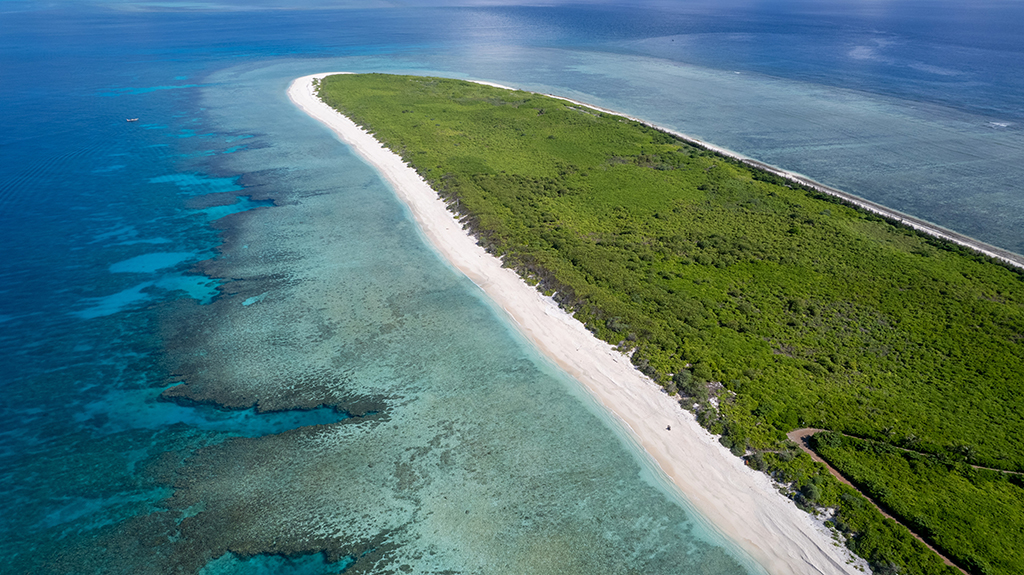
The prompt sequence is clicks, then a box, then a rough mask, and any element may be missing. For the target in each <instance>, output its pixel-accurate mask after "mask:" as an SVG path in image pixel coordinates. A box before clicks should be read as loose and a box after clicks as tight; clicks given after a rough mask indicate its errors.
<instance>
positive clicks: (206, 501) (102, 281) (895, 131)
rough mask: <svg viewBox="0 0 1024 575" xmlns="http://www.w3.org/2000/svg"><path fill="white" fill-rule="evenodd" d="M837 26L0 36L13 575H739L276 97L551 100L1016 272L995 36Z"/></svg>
mask: <svg viewBox="0 0 1024 575" xmlns="http://www.w3.org/2000/svg"><path fill="white" fill-rule="evenodd" d="M854 4H856V3H851V4H847V5H842V4H840V5H838V6H839V7H838V8H837V7H836V6H837V5H836V4H835V3H830V4H829V5H828V7H825V5H824V4H822V5H815V3H806V2H805V3H796V2H792V3H781V4H780V5H779V6H777V7H776V8H775V9H773V10H765V9H763V8H759V7H755V8H749V7H748V8H746V9H739V8H737V7H736V6H731V5H723V6H719V5H717V4H716V5H714V6H712V5H701V4H688V5H686V6H685V7H683V8H673V9H672V10H665V9H663V8H664V7H662V6H658V5H654V4H650V5H646V6H645V7H644V8H643V9H639V10H638V9H636V8H631V9H629V10H625V9H618V8H615V7H612V6H601V7H589V8H584V7H578V6H577V7H573V6H565V7H552V8H526V7H523V8H511V7H493V8H460V9H424V10H413V9H402V10H387V9H385V10H328V11H308V10H304V11H289V10H284V11H267V12H264V11H251V10H242V11H231V12H224V11H221V10H220V9H214V10H210V8H211V7H210V6H203V7H202V8H204V10H196V9H195V8H196V7H197V6H195V5H187V6H186V5H183V4H176V5H175V6H173V7H174V8H176V9H175V10H171V11H165V10H164V9H163V8H161V7H159V6H155V5H134V4H121V3H110V4H107V5H105V6H102V7H99V8H97V7H95V6H90V5H86V4H75V3H68V4H59V3H58V4H53V5H49V6H48V7H46V8H44V9H37V8H35V7H30V6H29V5H27V4H23V3H17V2H7V3H3V4H0V10H3V19H4V21H5V24H6V23H12V24H11V25H5V26H3V27H0V85H3V86H4V89H3V90H2V91H0V105H2V108H3V110H4V114H2V115H0V128H2V129H0V151H2V153H3V156H2V157H3V158H4V161H3V162H0V240H2V241H3V242H4V245H5V248H6V249H5V255H4V258H3V260H2V262H0V296H2V297H0V326H3V328H4V329H3V330H0V344H2V345H3V349H4V350H5V354H6V355H5V357H6V361H5V370H4V372H3V373H2V374H0V385H2V390H3V395H2V400H0V416H2V417H0V421H2V422H3V423H2V424H0V486H2V487H0V489H2V492H0V531H2V533H0V541H2V542H0V550H2V551H3V553H4V554H5V556H7V557H9V558H10V565H11V568H12V569H13V570H14V571H16V572H37V573H69V572H76V573H90V572H95V573H119V572H125V573H144V572H152V573H164V572H169V571H170V570H172V569H173V568H176V567H181V568H182V570H183V571H184V572H203V573H241V572H247V573H252V572H281V573H334V572H339V571H342V570H346V572H353V573H354V572H357V571H360V570H363V571H366V570H384V569H386V568H390V569H399V568H401V567H402V566H403V565H408V566H409V567H410V568H411V569H413V570H414V571H417V572H431V571H441V570H451V571H455V572H474V573H499V572H512V571H514V572H536V573H554V572H588V573H589V572H611V573H627V572H644V573H676V572H683V573H689V572H705V573H744V572H759V571H760V568H759V567H757V566H756V565H753V564H751V563H750V562H749V560H748V559H747V558H745V556H744V555H743V553H742V552H740V551H738V550H737V549H736V548H735V546H733V545H732V544H730V543H729V542H726V541H724V540H723V539H722V538H721V537H720V536H718V535H717V534H716V533H715V529H714V527H713V526H709V525H706V524H705V522H704V521H703V520H702V519H701V518H699V517H697V516H696V515H695V514H694V513H693V512H692V511H691V510H689V509H688V507H687V505H686V503H685V501H683V500H682V499H681V498H680V497H679V496H678V495H677V494H674V493H672V492H671V491H670V490H666V489H665V488H664V482H663V478H660V476H659V475H658V473H656V472H655V471H654V470H652V469H651V468H650V467H649V466H648V464H647V463H646V462H645V461H646V459H645V458H644V457H642V456H640V455H639V454H638V453H637V452H636V451H635V447H634V446H632V445H630V444H629V442H627V441H623V439H622V437H621V434H620V431H621V430H619V429H618V428H617V426H616V424H615V423H614V422H611V421H609V420H608V418H607V416H606V415H605V414H603V413H602V412H601V410H599V409H596V407H595V406H594V405H593V403H592V402H591V401H590V400H589V399H588V398H587V397H586V396H585V395H584V394H582V393H581V392H580V390H579V388H578V386H577V385H576V384H575V382H572V381H571V380H568V379H566V378H565V376H564V375H562V374H560V373H559V372H558V371H557V370H554V369H552V367H551V366H550V365H549V364H548V363H547V362H546V361H545V360H544V359H542V358H540V357H539V356H538V355H537V354H536V353H535V352H534V351H533V350H531V349H530V348H529V346H528V345H526V344H524V342H523V341H522V339H521V338H520V337H519V336H518V335H517V334H516V333H515V331H514V330H513V329H511V327H510V326H508V325H507V324H506V323H505V322H504V321H503V320H502V319H500V315H499V314H495V313H494V310H493V309H492V308H491V307H490V304H488V302H486V301H484V300H482V299H481V298H480V295H479V292H478V290H477V289H476V288H475V287H474V286H473V285H472V284H471V283H469V282H468V281H466V280H465V279H464V278H461V277H460V276H458V275H457V274H455V273H454V272H453V271H452V270H451V269H450V268H449V267H448V266H447V265H446V264H444V262H441V261H440V260H438V259H437V257H436V256H435V255H434V254H433V252H432V251H431V250H430V249H428V248H427V247H425V245H424V244H423V242H422V241H421V239H420V238H419V235H418V233H417V231H416V230H415V228H414V226H413V225H412V223H411V221H410V219H409V217H408V214H407V213H406V211H405V210H404V208H403V207H402V206H401V205H400V204H399V203H397V201H396V200H395V199H394V197H393V195H392V194H391V192H390V190H388V188H387V187H386V186H385V185H384V184H383V183H382V182H381V181H380V179H379V178H378V177H377V175H376V174H375V173H374V172H373V171H372V170H370V169H369V168H367V167H366V166H365V165H364V164H362V163H361V162H359V161H358V160H356V159H355V158H354V157H353V156H352V155H351V154H350V153H349V152H348V151H347V150H346V149H345V148H344V147H343V146H342V145H340V144H339V143H338V142H337V141H336V140H335V139H334V138H333V137H332V136H331V135H330V134H329V133H327V132H326V130H325V129H324V128H323V127H322V126H320V125H319V124H317V123H316V122H314V121H313V120H311V119H309V118H307V117H305V116H304V115H303V114H301V113H300V112H299V111H298V110H296V109H295V108H294V107H293V106H292V105H291V104H290V103H289V102H288V101H287V98H286V95H285V89H286V87H287V85H288V83H289V82H290V81H291V80H292V79H293V78H295V77H298V76H302V75H305V74H309V73H314V72H323V71H330V70H350V71H393V72H402V73H420V74H438V75H445V76H453V77H463V78H475V79H484V80H490V81H495V82H499V83H503V84H508V85H513V86H517V87H522V88H526V89H531V90H537V91H542V92H550V93H555V94H558V95H563V96H568V97H572V98H576V99H581V100H584V101H588V102H591V103H593V104H596V105H600V106H604V107H608V108H612V109H616V110H620V111H622V112H624V113H628V114H631V115H635V116H639V117H643V118H645V119H648V120H651V121H654V122H657V123H660V124H662V125H665V126H667V127H670V128H673V129H676V130H679V131H681V132H685V133H689V134H692V135H694V136H697V137H700V138H703V139H706V140H708V141H710V142H713V143H715V144H718V145H721V146H724V147H727V148H732V149H735V150H737V151H740V152H742V153H744V154H747V155H749V156H752V157H756V158H759V159H761V160H765V161H768V162H771V163H774V164H777V165H779V166H782V167H784V168H787V169H790V170H794V171H799V172H803V173H805V174H807V175H810V176H812V177H814V178H816V179H818V180H820V181H823V182H825V183H828V184H831V185H834V186H837V187H840V188H843V189H845V190H847V191H850V192H853V193H857V194H860V195H862V196H864V197H867V198H869V199H872V200H874V201H878V202H880V203H883V204H885V205H889V206H891V207H895V208H897V209H900V210H903V211H906V212H909V213H911V214H913V215H916V216H919V217H923V218H925V219H929V220H932V221H935V222H937V223H940V224H942V225H945V226H947V227H951V228H953V229H956V230H957V231H961V232H964V233H967V234H969V235H973V236H975V237H978V238H979V239H982V240H985V241H989V242H991V243H994V244H996V245H1000V246H1001V247H1005V248H1007V249H1011V250H1015V251H1017V252H1020V251H1022V249H1024V244H1021V241H1022V237H1021V235H1020V233H1019V231H1020V229H1024V225H1022V224H1024V220H1022V218H1024V215H1022V214H1024V209H1022V205H1024V199H1022V197H1021V194H1020V192H1019V185H1018V184H1017V182H1019V181H1020V180H1021V176H1022V175H1024V174H1021V173H1020V170H1021V169H1024V168H1021V166H1024V162H1021V161H1019V160H1020V158H1021V157H1022V156H1024V153H1022V150H1024V139H1022V135H1021V134H1022V132H1021V131H1020V124H1019V123H1020V121H1021V120H1022V119H1024V112H1022V111H1021V109H1020V107H1019V98H1017V97H1016V95H1019V89H1018V88H1019V81H1020V78H1022V77H1024V74H1017V73H1015V72H1014V70H1015V68H1014V66H1017V67H1018V68H1019V66H1020V62H1021V61H1024V60H1021V59H1019V58H1016V57H1015V55H1016V54H1019V52H1020V51H1021V46H1020V45H1019V38H1018V36H1016V35H1015V34H1014V33H1013V30H1012V29H1008V28H1006V26H1004V25H1003V24H1001V22H1006V21H1012V20H1013V19H1014V18H1015V17H1016V16H1017V12H1014V11H1013V10H1012V7H1011V8H1007V9H1006V10H1009V12H1007V13H1005V14H1003V16H1004V17H1002V18H992V17H989V20H985V18H986V15H989V16H991V14H992V13H993V11H992V10H993V9H989V8H985V7H982V8H983V9H979V10H978V11H976V13H974V14H973V15H972V16H971V18H970V19H969V21H970V22H971V23H972V25H973V26H975V27H976V28H977V30H974V31H972V30H968V29H966V28H969V27H965V26H964V25H963V24H959V23H958V22H963V21H964V20H963V18H960V19H959V20H957V19H956V18H957V17H959V16H963V15H962V14H960V15H959V16H958V14H957V13H956V12H955V11H952V12H949V18H948V19H943V18H940V17H931V18H930V19H929V20H928V22H930V25H929V26H922V25H921V21H920V19H919V18H916V15H919V14H920V12H918V13H914V12H913V10H911V9H910V8H906V9H904V8H900V9H896V8H892V9H888V10H879V11H876V12H874V13H871V12H870V11H860V10H858V9H855V7H853V6H854ZM125 8H131V10H127V9H125ZM812 8H813V9H812ZM723 16H725V17H723ZM951 31H955V33H953V32H951ZM1015 38H1017V39H1016V40H1015ZM128 117H139V118H140V119H139V121H138V122H134V123H126V122H125V121H124V120H125V118H128ZM181 382H184V383H186V384H187V386H186V387H176V386H177V385H178V384H179V383H181Z"/></svg>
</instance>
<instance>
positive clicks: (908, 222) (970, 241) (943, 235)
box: [477, 82, 1024, 270]
mask: <svg viewBox="0 0 1024 575" xmlns="http://www.w3.org/2000/svg"><path fill="white" fill-rule="evenodd" d="M477 83H479V84H485V85H488V86H494V87H497V88H505V89H509V90H514V89H515V88H509V87H508V86H502V85H500V84H492V83H489V82H477ZM543 95H544V96H548V97H550V98H555V99H558V100H563V101H565V102H572V103H573V104H577V105H579V106H585V107H587V108H590V109H591V110H596V111H598V112H603V113H605V114H612V115H615V116H621V117H623V118H626V119H629V120H633V121H634V122H638V123H640V124H643V125H645V126H647V127H649V128H653V129H655V130H658V131H660V132H664V133H666V134H669V135H671V136H673V137H676V138H679V139H680V140H683V141H684V142H686V143H688V144H693V145H696V146H698V147H701V148H704V149H707V150H710V151H712V152H715V153H717V154H721V155H723V156H726V157H729V158H732V159H734V160H739V161H740V162H743V163H744V164H747V165H748V166H751V167H753V168H757V169H759V170H764V171H765V172H768V173H770V174H774V175H776V176H779V177H780V178H783V179H786V180H789V181H791V182H793V183H796V184H799V185H802V186H807V187H809V188H812V189H814V190H816V191H818V192H821V193H823V194H827V195H830V196H833V197H836V198H839V199H841V200H843V201H844V202H847V203H849V204H851V205H853V206H856V207H858V208H860V209H862V210H865V211H868V212H871V213H873V214H875V215H878V216H881V217H883V218H885V219H887V220H890V221H892V222H895V223H899V224H902V225H905V226H907V227H910V228H913V229H915V230H917V231H919V232H921V233H923V234H926V235H929V236H932V237H934V238H938V239H942V240H946V241H949V242H952V243H954V244H957V245H960V246H963V247H965V248H969V249H971V250H974V251H976V252H978V253H980V254H983V255H986V256H989V257H991V258H995V259H997V260H1000V261H1002V262H1004V263H1007V264H1009V265H1011V266H1013V267H1015V268H1018V269H1021V270H1024V255H1021V254H1017V253H1014V252H1011V251H1010V250H1006V249H1003V248H999V247H996V246H993V245H991V244H986V243H985V242H982V241H980V240H976V239H974V238H972V237H970V236H966V235H964V234H961V233H958V232H954V231H953V230H950V229H946V228H944V227H942V226H940V225H938V224H934V223H932V222H929V221H927V220H922V219H921V218H916V217H914V216H911V215H908V214H905V213H903V212H900V211H898V210H894V209H892V208H889V207H886V206H883V205H882V204H878V203H875V202H872V201H871V200H866V199H864V198H861V197H860V196H855V195H853V194H850V193H848V192H844V191H842V190H839V189H837V188H833V187H831V186H826V185H825V184H822V183H821V182H818V181H815V180H812V179H811V178H808V177H807V176H803V175H801V174H798V173H796V172H790V171H787V170H783V169H782V168H777V167H775V166H772V165H771V164H766V163H764V162H761V161H758V160H755V159H753V158H749V157H747V156H744V155H743V154H740V153H739V152H734V151H732V150H729V149H726V148H722V147H719V146H716V145H714V144H710V143H708V142H705V141H703V140H700V139H698V138H694V137H693V136H689V135H687V134H684V133H682V132H677V131H675V130H670V129H668V128H665V127H662V126H658V125H656V124H652V123H650V122H648V121H646V120H642V119H640V118H634V117H632V116H629V115H626V114H621V113H619V112H616V111H614V110H608V109H606V108H601V107H598V106H594V105H591V104H587V103H586V102H580V101H578V100H573V99H571V98H565V97H562V96H555V95H553V94H543Z"/></svg>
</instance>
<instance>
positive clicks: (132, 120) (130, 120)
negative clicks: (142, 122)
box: [125, 118, 139, 122]
mask: <svg viewBox="0 0 1024 575" xmlns="http://www.w3.org/2000/svg"><path fill="white" fill-rule="evenodd" d="M138 121H139V119H138V118H128V119H127V120H125V122H138Z"/></svg>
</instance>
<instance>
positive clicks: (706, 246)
mask: <svg viewBox="0 0 1024 575" xmlns="http://www.w3.org/2000/svg"><path fill="white" fill-rule="evenodd" d="M320 94H321V96H322V97H323V98H324V100H325V101H326V102H327V103H329V104H331V105H332V106H334V107H336V108H338V109H339V110H340V111H342V112H343V113H344V114H346V115H347V116H349V117H350V118H352V119H353V120H355V121H356V122H357V123H358V124H360V125H362V126H363V127H365V128H367V129H368V130H369V131H370V132H371V133H373V134H374V135H375V137H376V138H377V139H378V140H380V141H381V142H383V143H384V144H385V145H386V146H387V147H389V148H391V149H392V150H394V151H396V152H397V153H399V154H400V155H401V156H402V157H403V158H404V159H405V160H406V161H407V162H408V163H409V164H410V165H411V166H412V167H414V168H415V169H416V170H417V171H418V172H419V173H420V175H422V176H423V177H424V178H425V179H426V180H427V181H428V182H430V183H431V184H432V186H433V187H434V188H435V189H436V190H438V192H439V193H440V194H441V196H442V197H443V198H445V200H446V201H448V202H449V205H450V207H451V209H452V210H454V211H456V212H457V213H458V214H461V216H462V221H463V222H464V224H465V225H466V226H467V227H469V228H470V229H471V230H472V231H473V232H474V233H475V234H476V235H477V237H478V238H479V241H480V243H481V244H482V245H484V246H485V247H486V248H487V249H488V250H489V251H491V252H492V253H494V254H495V255H498V256H501V257H502V258H503V260H504V262H505V264H506V265H508V266H510V267H514V268H515V269H516V270H518V271H519V273H520V274H521V275H522V276H523V277H524V278H526V279H527V281H530V282H535V283H537V284H538V287H539V288H540V289H542V290H544V291H545V292H547V293H555V294H556V295H555V297H556V299H557V300H558V301H559V302H560V304H561V305H562V306H564V307H565V308H567V309H569V310H571V311H572V312H573V313H574V314H575V316H576V317H577V318H578V319H580V320H581V321H583V322H584V323H585V324H586V325H587V326H588V328H589V329H590V330H591V331H592V332H593V333H594V334H595V335H597V336H598V337H600V338H601V339H603V340H605V341H608V342H611V343H613V344H616V345H618V346H619V347H620V348H621V349H623V350H624V351H626V350H631V351H632V352H633V354H632V358H633V362H634V364H635V365H636V366H637V367H638V368H639V369H641V370H642V371H643V372H644V373H646V374H648V375H650V376H651V377H652V378H654V379H655V380H656V381H658V382H659V383H661V384H662V385H663V386H664V387H665V388H666V390H667V391H668V392H669V393H672V394H676V393H678V394H680V395H681V396H683V400H682V401H681V404H682V405H683V406H684V407H685V408H687V409H691V410H693V411H695V413H696V414H697V417H698V420H699V421H700V422H701V423H702V424H703V425H704V426H705V427H707V428H709V429H711V430H712V431H714V432H716V433H721V434H723V439H722V441H723V444H725V445H726V446H727V447H730V448H731V449H732V450H733V452H734V453H736V454H738V455H743V454H750V453H751V452H753V455H751V456H750V457H757V458H759V459H758V460H757V461H755V462H754V463H753V464H755V466H759V467H763V468H765V469H766V470H768V471H769V472H772V473H774V474H775V475H776V477H779V478H781V479H783V480H787V481H795V482H796V488H797V489H798V491H799V493H803V491H802V490H803V489H805V488H806V486H807V485H808V482H813V481H815V480H814V479H813V477H815V476H820V475H821V473H822V472H821V471H820V469H819V468H818V466H816V465H814V464H812V463H811V462H810V460H809V459H808V458H807V457H806V456H805V455H799V456H791V457H790V456H787V457H790V459H789V461H782V459H781V457H780V455H779V453H782V454H785V453H791V452H790V451H788V450H787V449H786V448H784V445H785V432H786V431H789V430H791V429H794V428H797V427H802V426H814V427H819V428H824V429H831V430H836V431H839V432H842V433H847V434H852V435H856V436H859V437H864V438H870V439H873V440H877V441H880V442H885V443H888V444H891V445H897V446H903V447H911V448H913V449H914V450H916V451H920V452H925V453H931V454H935V455H937V456H945V455H948V454H959V455H960V456H963V457H965V458H966V460H967V461H969V462H971V463H976V464H981V465H985V466H989V467H997V468H1003V469H1011V470H1024V451H1022V450H1020V449H1019V438H1020V437H1024V396H1022V395H1021V394H1020V393H1018V390H1019V388H1020V386H1021V383H1022V381H1024V376H1022V374H1024V282H1022V279H1024V276H1022V274H1021V273H1020V272H1019V271H1017V270H1013V269H1010V268H1007V267H1005V266H1002V265H1000V264H998V263H996V262H994V261H993V260H991V259H989V258H986V257H984V256H980V255H977V254H974V253H973V252H969V251H967V250H965V249H963V248H960V247H959V246H956V245H953V244H949V243H947V242H943V241H941V240H936V239H934V238H930V237H927V236H923V235H921V234H919V233H917V232H914V231H913V230H910V229H908V228H905V227H901V226H898V225H894V224H892V223H890V222H888V221H886V220H884V219H882V218H879V217H877V216H874V215H871V214H868V213H866V212H863V211H860V210H857V209H854V208H851V207H850V206H848V205H845V204H844V203H843V202H841V201H839V200H837V199H835V198H832V197H830V196H825V195H823V194H820V193H817V192H815V191H813V190H809V189H806V188H803V187H801V186H799V185H796V184H794V183H791V182H787V181H786V180H783V179H781V178H779V177H777V176H774V175H772V174H769V173H766V172H763V171H759V170H756V169H753V168H751V167H749V166H747V165H745V164H742V163H740V162H737V161H735V160H732V159H729V158H727V157H723V156H721V155H717V154H714V153H711V152H709V151H707V150H705V149H702V148H700V147H699V146H696V145H693V144H691V143H687V142H683V141H680V140H678V139H676V138H674V137H672V136H670V135H668V134H665V133H663V132H660V131H658V130H655V129H652V128H649V127H646V126H643V125H642V124H638V123H636V122H633V121H630V120H627V119H624V118H621V117H618V116H614V115H610V114H603V113H599V112H596V111H593V110H590V109H587V108H584V107H581V106H579V105H575V104H571V103H569V102H565V101H562V100H557V99H553V98H548V97H544V96H539V95H536V94H532V93H527V92H521V91H508V90H501V89H496V88H491V87H487V86H482V85H477V84H470V83H466V82H461V81H456V80H446V79H438V78H421V77H399V76H384V75H345V76H333V77H329V78H326V79H324V80H323V82H322V83H321V89H320ZM805 460H806V461H805ZM801 462H803V463H801ZM794 465H798V466H801V465H802V466H803V467H802V468H800V470H795V469H796V468H794V467H793V466H794ZM817 481H818V482H819V483H818V485H816V486H815V489H814V490H812V491H811V492H809V493H804V494H803V497H804V499H805V500H806V501H805V503H807V504H812V503H813V504H819V505H835V506H837V507H838V508H839V510H840V511H839V513H840V519H839V520H838V522H840V523H841V525H839V527H841V528H847V533H848V534H849V535H850V540H849V542H848V544H849V545H850V546H851V547H852V548H854V549H855V550H856V549H860V551H859V552H860V554H861V555H862V556H864V557H867V558H869V559H870V560H871V561H872V562H873V564H874V565H875V566H876V567H878V568H880V569H883V570H884V569H890V568H891V569H897V568H898V569H902V570H903V571H901V572H906V571H907V569H912V570H913V571H914V572H917V573H939V572H943V571H944V569H945V568H944V567H942V566H941V565H939V566H937V567H936V566H934V565H933V564H932V563H929V561H931V560H930V559H928V555H927V554H926V555H924V556H922V555H920V551H919V550H918V548H917V547H915V545H918V546H919V545H920V544H919V543H917V542H916V541H914V540H912V539H909V537H908V536H905V534H902V533H901V532H900V531H899V528H898V527H897V526H894V525H892V524H891V523H889V522H886V521H884V520H883V519H882V518H881V516H880V515H878V514H877V512H875V511H874V510H873V509H872V510H871V511H870V512H868V511H866V510H863V509H861V507H862V506H864V505H868V503H867V502H866V501H864V500H863V499H860V500H859V501H861V502H862V503H855V501H858V498H857V497H854V496H853V495H851V494H850V493H848V492H846V491H843V490H841V489H839V488H838V487H836V488H835V489H832V488H831V487H828V485H829V484H828V481H831V479H830V478H828V479H819V480H817ZM801 482H802V483H801ZM823 486H824V487H823ZM844 489H845V488H844ZM815 493H816V494H817V497H815V498H810V497H808V495H814V494H815ZM793 496H794V498H796V499H798V502H799V498H797V497H796V492H794V494H793ZM872 513H874V515H871V514H872ZM936 521H942V519H941V518H940V519H936ZM908 541H910V542H908ZM950 550H951V552H954V551H953V550H952V549H950ZM930 557H933V558H934V556H933V555H931V556H930ZM926 564H927V565H931V566H930V567H926ZM979 572H980V571H979Z"/></svg>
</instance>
